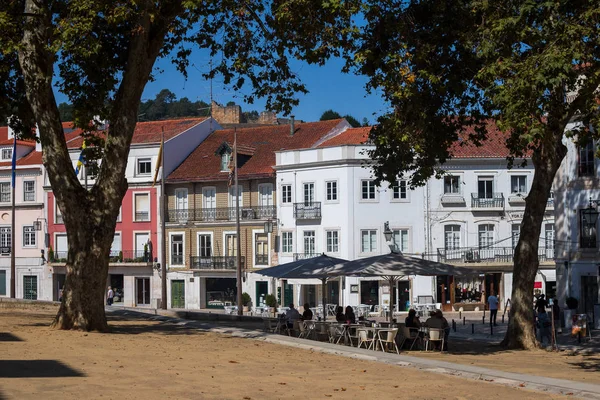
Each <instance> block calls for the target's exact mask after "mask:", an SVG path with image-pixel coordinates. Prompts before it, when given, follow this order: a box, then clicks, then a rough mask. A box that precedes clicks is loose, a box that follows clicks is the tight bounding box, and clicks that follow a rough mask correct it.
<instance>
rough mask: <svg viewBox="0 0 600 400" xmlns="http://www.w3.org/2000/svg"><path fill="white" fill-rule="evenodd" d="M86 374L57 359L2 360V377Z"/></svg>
mask: <svg viewBox="0 0 600 400" xmlns="http://www.w3.org/2000/svg"><path fill="white" fill-rule="evenodd" d="M82 376H86V375H85V374H84V373H83V372H81V371H78V370H76V369H74V368H71V367H69V366H68V365H66V364H64V363H62V362H60V361H57V360H0V378H63V377H82Z"/></svg>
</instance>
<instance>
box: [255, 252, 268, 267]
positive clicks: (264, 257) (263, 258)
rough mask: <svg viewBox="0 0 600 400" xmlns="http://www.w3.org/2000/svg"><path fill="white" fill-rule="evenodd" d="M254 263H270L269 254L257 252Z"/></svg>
mask: <svg viewBox="0 0 600 400" xmlns="http://www.w3.org/2000/svg"><path fill="white" fill-rule="evenodd" d="M254 264H255V265H269V255H268V254H255V255H254Z"/></svg>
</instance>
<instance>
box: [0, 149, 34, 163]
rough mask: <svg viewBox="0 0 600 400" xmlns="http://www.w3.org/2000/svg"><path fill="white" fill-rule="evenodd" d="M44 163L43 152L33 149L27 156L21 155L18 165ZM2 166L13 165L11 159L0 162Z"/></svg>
mask: <svg viewBox="0 0 600 400" xmlns="http://www.w3.org/2000/svg"><path fill="white" fill-rule="evenodd" d="M41 164H42V152H41V151H32V152H30V153H29V154H27V155H26V156H25V157H21V158H19V159H18V160H17V166H21V165H22V166H26V165H41ZM0 167H12V162H11V161H5V162H0Z"/></svg>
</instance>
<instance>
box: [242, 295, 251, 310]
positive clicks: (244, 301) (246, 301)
mask: <svg viewBox="0 0 600 400" xmlns="http://www.w3.org/2000/svg"><path fill="white" fill-rule="evenodd" d="M251 302H252V298H251V297H250V295H249V294H248V293H246V292H244V293H242V305H243V306H244V307H248V306H249V305H250V303H251Z"/></svg>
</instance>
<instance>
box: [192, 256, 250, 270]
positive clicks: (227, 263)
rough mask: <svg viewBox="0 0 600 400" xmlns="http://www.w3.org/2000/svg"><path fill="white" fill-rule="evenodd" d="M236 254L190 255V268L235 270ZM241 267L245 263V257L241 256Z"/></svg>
mask: <svg viewBox="0 0 600 400" xmlns="http://www.w3.org/2000/svg"><path fill="white" fill-rule="evenodd" d="M236 262H237V257H236V256H216V257H199V256H192V257H190V269H194V270H199V271H215V270H222V271H235V270H236ZM241 262H242V268H243V267H244V265H245V264H246V258H245V257H243V256H242V257H241Z"/></svg>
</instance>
